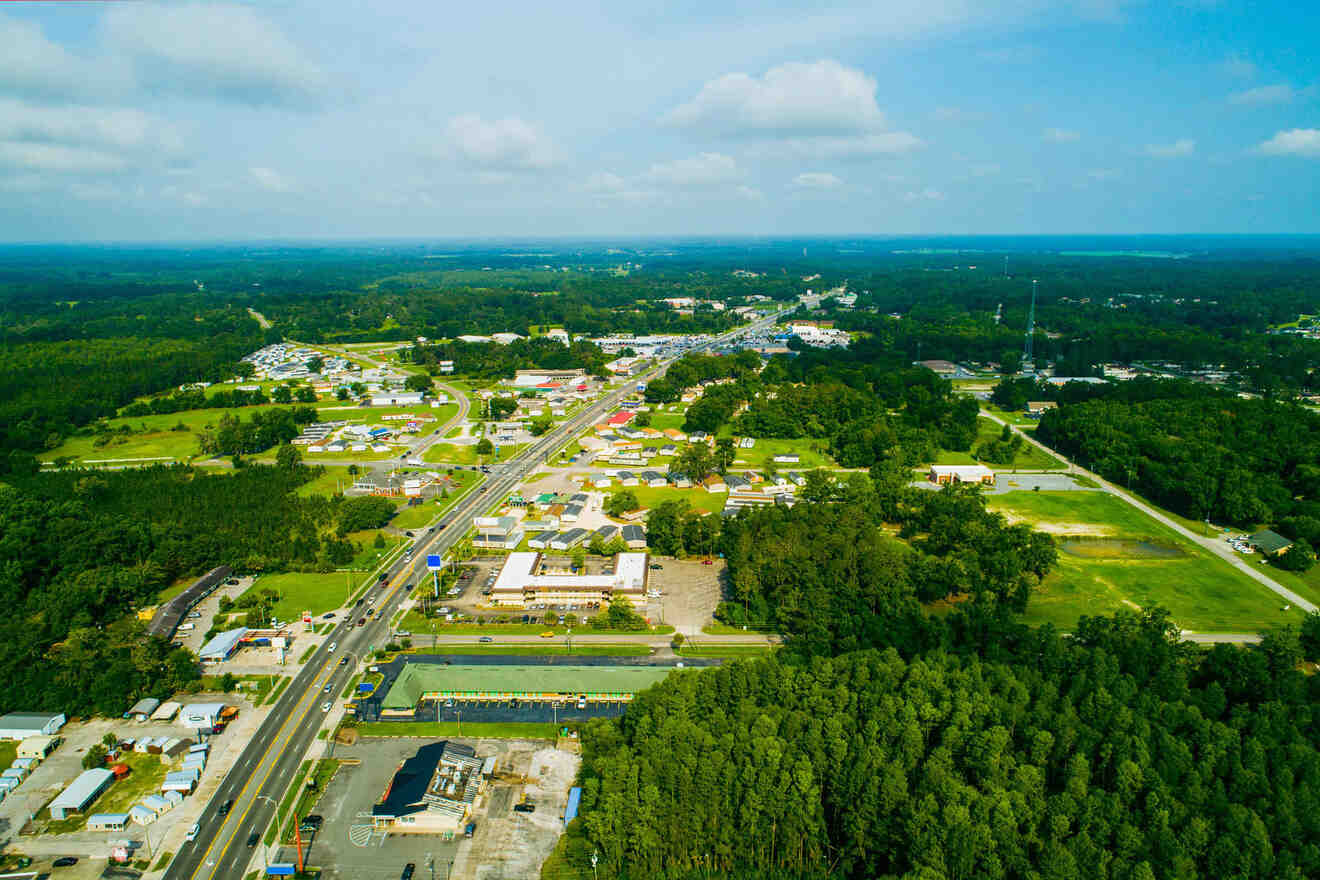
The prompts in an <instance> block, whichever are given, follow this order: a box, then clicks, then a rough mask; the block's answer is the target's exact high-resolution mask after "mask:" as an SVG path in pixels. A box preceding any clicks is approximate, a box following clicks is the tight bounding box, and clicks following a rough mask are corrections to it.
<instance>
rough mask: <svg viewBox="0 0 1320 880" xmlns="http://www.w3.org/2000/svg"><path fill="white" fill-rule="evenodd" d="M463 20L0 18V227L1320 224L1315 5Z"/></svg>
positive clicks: (597, 230) (963, 6) (116, 230)
mask: <svg viewBox="0 0 1320 880" xmlns="http://www.w3.org/2000/svg"><path fill="white" fill-rule="evenodd" d="M464 5H466V6H472V7H476V8H467V9H460V8H458V7H459V6H460V4H436V3H429V2H428V3H420V2H419V3H384V4H373V3H365V2H335V3H325V2H321V3H316V4H304V3H300V2H277V3H266V4H261V5H251V6H245V5H215V4H197V5H190V4H182V3H174V4H169V5H163V4H160V5H158V4H152V3H105V4H84V3H69V4H56V3H34V4H22V3H15V4H3V6H0V240H4V241H41V240H198V239H253V238H255V239H259V238H272V237H274V238H299V237H309V238H319V237H366V236H391V237H393V236H416V237H430V236H523V235H529V236H544V235H564V236H577V235H629V236H631V235H648V234H657V235H673V234H693V235H710V234H715V235H721V234H750V235H765V234H769V235H800V234H823V235H829V234H847V235H855V234H895V233H898V234H903V233H928V234H939V233H972V234H975V233H987V234H991V233H1106V232H1113V233H1135V232H1152V233H1213V232H1219V233H1238V232H1241V233H1252V232H1306V233H1320V69H1318V68H1320V61H1318V60H1317V59H1320V52H1317V51H1316V47H1317V46H1320V16H1317V15H1315V14H1314V10H1308V5H1309V4H1305V3H1298V2H1280V3H1268V2H1261V3H1251V4H1248V3H1239V2H1231V0H1222V2H1207V0H1201V2H1195V0H1188V2H1181V3H1179V2H1171V0H1163V2H1154V0H1152V2H1144V3H1143V2H1123V0H1081V2H1078V0H1073V2H1063V3H1053V2H1046V0H1007V2H998V0H892V2H885V0H875V2H859V3H856V4H852V5H847V4H844V5H837V6H832V7H826V6H824V5H823V4H793V3H787V2H756V3H752V2H734V3H722V4H713V3H710V2H709V0H706V2H695V0H679V2H656V0H651V2H646V3H608V4H602V3H580V2H575V0H563V2H560V3H555V4H547V3H542V2H536V3H501V2H495V3H488V4H464ZM379 7H384V8H383V9H381V8H379ZM616 7H618V8H616ZM711 7H718V8H716V9H712V8H711Z"/></svg>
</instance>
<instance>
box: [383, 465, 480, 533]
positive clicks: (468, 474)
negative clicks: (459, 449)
mask: <svg viewBox="0 0 1320 880" xmlns="http://www.w3.org/2000/svg"><path fill="white" fill-rule="evenodd" d="M450 477H451V478H452V479H453V481H454V482H455V483H457V484H458V485H457V486H456V487H454V488H451V489H449V497H448V498H441V497H440V496H438V495H437V496H436V498H435V499H434V500H430V501H425V502H423V503H422V504H414V505H411V506H409V505H408V503H407V501H406V500H403V501H401V502H400V504H399V512H398V513H397V514H395V516H394V519H392V520H390V525H392V526H394V527H395V528H396V529H416V528H420V527H421V526H424V525H427V524H428V523H430V522H431V521H432V520H434V519H436V518H437V517H438V516H440V515H441V514H442V513H444V512H445V511H446V510H448V509H449V508H451V507H453V506H454V505H455V504H457V503H458V501H459V499H461V498H462V497H463V495H464V494H465V493H466V492H467V491H468V490H469V489H470V488H471V487H472V485H473V484H474V483H476V482H477V481H478V479H480V477H481V474H480V473H479V472H477V471H457V470H456V471H454V472H453V473H452V474H451V475H450Z"/></svg>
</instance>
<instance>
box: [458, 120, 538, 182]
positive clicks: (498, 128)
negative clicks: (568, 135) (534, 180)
mask: <svg viewBox="0 0 1320 880" xmlns="http://www.w3.org/2000/svg"><path fill="white" fill-rule="evenodd" d="M445 139H446V141H447V143H448V145H449V146H450V147H451V148H452V150H453V153H454V155H455V156H456V157H457V158H458V159H460V160H462V161H463V162H466V163H467V164H469V165H473V166H476V167H478V168H482V169H485V170H486V171H488V172H501V171H503V172H508V171H531V170H536V169H544V168H549V167H550V166H552V165H554V164H556V163H557V162H558V157H557V155H556V151H555V148H554V145H553V144H552V143H551V142H550V139H549V138H548V137H546V135H545V134H544V133H543V132H542V131H541V130H540V129H538V128H537V127H536V126H534V125H532V124H531V123H528V122H525V121H524V120H522V119H519V118H518V117H516V116H510V117H506V118H504V119H496V120H490V121H487V120H485V119H483V118H482V117H481V116H478V115H477V114H475V113H466V114H464V115H462V116H456V117H454V118H453V119H451V120H450V121H449V125H448V126H447V127H446V129H445Z"/></svg>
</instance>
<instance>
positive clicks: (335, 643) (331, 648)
mask: <svg viewBox="0 0 1320 880" xmlns="http://www.w3.org/2000/svg"><path fill="white" fill-rule="evenodd" d="M337 647H339V644H338V643H337V642H331V643H330V648H329V651H330V653H331V654H333V653H334V652H335V648H337ZM347 659H348V658H347V657H345V658H344V660H347Z"/></svg>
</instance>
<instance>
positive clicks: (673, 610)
mask: <svg viewBox="0 0 1320 880" xmlns="http://www.w3.org/2000/svg"><path fill="white" fill-rule="evenodd" d="M651 562H652V563H653V564H657V565H660V566H662V568H660V569H659V570H654V569H653V570H651V571H650V572H649V578H648V582H649V584H650V586H651V587H652V588H653V589H658V590H659V591H660V598H659V599H652V600H651V601H650V603H649V604H648V607H647V616H648V617H650V618H651V619H652V620H659V621H660V622H662V623H667V624H669V625H670V626H672V627H673V628H674V630H675V631H677V632H681V633H683V634H684V635H689V636H691V635H699V634H700V633H701V628H702V627H703V626H705V625H706V624H708V623H710V622H711V621H713V620H714V619H715V607H716V606H717V605H719V604H720V598H721V596H722V595H723V592H724V581H725V577H726V575H725V572H726V570H727V566H726V565H725V563H724V560H723V559H716V560H712V562H711V564H710V565H703V564H702V562H701V560H699V559H683V560H679V559H671V558H668V557H663V556H653V557H651Z"/></svg>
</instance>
